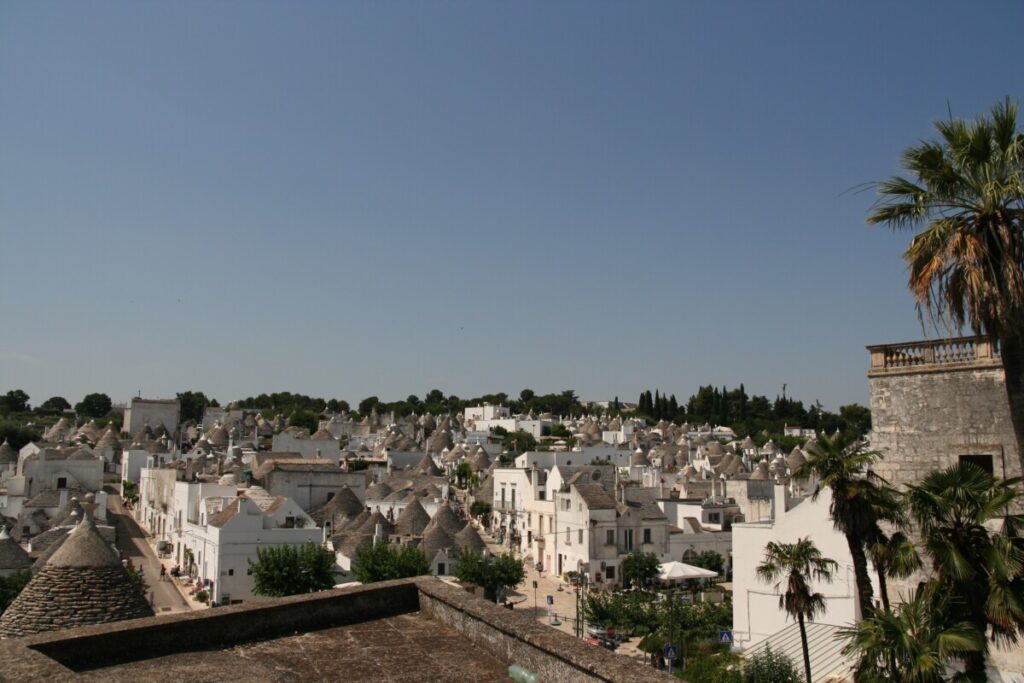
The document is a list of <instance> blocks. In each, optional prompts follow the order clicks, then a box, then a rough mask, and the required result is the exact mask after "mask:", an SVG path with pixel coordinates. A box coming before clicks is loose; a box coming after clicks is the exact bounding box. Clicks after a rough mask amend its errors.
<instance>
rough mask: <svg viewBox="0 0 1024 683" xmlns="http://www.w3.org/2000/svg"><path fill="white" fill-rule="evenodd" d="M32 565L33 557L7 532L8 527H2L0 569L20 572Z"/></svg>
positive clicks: (0, 533)
mask: <svg viewBox="0 0 1024 683" xmlns="http://www.w3.org/2000/svg"><path fill="white" fill-rule="evenodd" d="M31 566H32V558H30V557H29V556H28V553H26V552H25V550H24V549H23V548H22V547H21V546H20V545H18V542H17V541H15V540H14V539H13V538H11V537H10V536H9V535H8V534H7V527H0V570H2V571H9V572H19V571H21V570H23V569H28V568H29V567H31Z"/></svg>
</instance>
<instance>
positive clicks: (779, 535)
mask: <svg viewBox="0 0 1024 683" xmlns="http://www.w3.org/2000/svg"><path fill="white" fill-rule="evenodd" d="M775 500H776V502H777V503H782V502H783V501H785V504H779V505H777V507H776V515H775V517H776V518H775V520H774V522H760V523H743V524H735V525H733V528H732V534H733V586H734V592H733V637H734V638H735V644H736V647H737V648H740V649H747V648H750V647H752V646H754V645H757V644H758V643H760V642H761V641H762V640H764V639H765V638H767V637H768V636H771V635H772V634H774V633H776V632H778V631H781V630H782V629H783V628H784V627H785V626H786V625H787V623H788V622H787V615H786V612H784V611H783V610H782V609H780V608H779V595H780V592H779V591H776V590H775V589H774V587H773V586H771V585H769V584H766V583H763V582H762V581H761V580H760V579H758V577H757V571H756V570H757V566H758V565H759V564H760V563H761V562H762V561H763V560H764V549H765V546H767V545H768V543H769V542H770V541H775V542H776V543H795V542H796V541H798V540H799V539H802V538H810V539H811V540H812V541H813V542H814V545H815V546H816V547H817V548H818V550H819V551H821V554H822V555H823V556H824V557H827V558H831V559H833V560H835V561H836V562H837V563H838V565H839V566H838V568H837V569H836V571H835V575H834V578H833V580H832V583H824V582H820V581H815V582H813V583H812V586H811V587H812V590H814V591H815V592H819V593H821V594H822V595H824V596H825V612H824V614H822V615H821V616H819V617H817V618H816V619H815V621H818V622H821V623H824V624H830V625H833V626H848V625H852V624H853V623H855V622H856V621H857V620H858V619H859V618H860V606H859V604H858V598H857V584H856V580H855V578H854V571H853V561H852V559H851V558H850V551H849V548H848V547H847V544H846V537H845V536H843V535H842V534H841V533H839V532H838V531H836V530H835V528H834V526H833V524H832V519H831V518H830V517H829V512H828V510H829V506H830V505H831V490H830V489H828V488H825V489H822V491H821V495H820V496H819V497H818V500H817V501H814V500H812V499H811V498H810V497H807V498H799V499H792V500H790V499H789V497H788V493H787V491H786V489H785V487H784V486H781V485H780V486H776V491H775ZM786 508H789V509H786ZM868 571H869V573H870V574H871V581H872V583H873V584H874V588H875V594H876V595H877V593H878V587H877V579H876V578H875V575H874V572H873V571H871V568H870V567H869V568H868Z"/></svg>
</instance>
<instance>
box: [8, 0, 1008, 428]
mask: <svg viewBox="0 0 1024 683" xmlns="http://www.w3.org/2000/svg"><path fill="white" fill-rule="evenodd" d="M1022 20H1024V5H1022V4H1021V3H1016V2H984V3H967V2H959V3H949V2H915V3H911V2H897V3H893V2H875V3H869V2H849V3H820V2H804V3H795V2H789V3H774V2H768V3H766V2H760V1H758V2H705V3H696V2H665V3H660V2H640V3H633V2H616V3H598V2H590V1H588V2H582V1H579V2H576V1H566V2H554V3H552V2H536V3H529V2H515V3H491V2H386V3H384V2H322V3H321V2H301V3H292V2H273V3H270V2H254V1H252V0H245V1H244V2H227V1H221V2H202V3H199V2H184V3H182V2H173V3H171V2H161V3H157V2H117V3H112V2H96V1H93V2H87V3H84V2H83V3H78V2H60V3H56V2H3V3H2V4H0V254H2V261H0V320H2V321H3V323H2V329H3V331H2V333H0V391H7V390H8V389H10V388H16V387H20V388H23V389H25V390H26V391H27V392H28V393H29V394H30V395H31V396H32V402H33V403H39V402H42V401H43V400H45V399H46V398H48V397H49V396H51V395H55V394H57V395H63V396H65V397H67V398H68V399H69V400H71V401H72V403H74V402H75V401H77V400H80V398H81V397H82V395H83V394H85V393H87V392H91V391H102V392H106V393H108V394H110V396H111V397H112V398H113V399H114V400H115V401H124V400H127V399H128V398H129V397H130V396H132V395H134V394H135V393H136V392H138V391H141V392H142V394H143V396H147V397H168V396H173V395H174V393H175V392H177V391H184V390H187V389H192V390H201V391H205V392H206V393H207V394H208V395H210V396H214V397H216V398H218V399H219V400H221V401H222V402H223V401H227V400H231V399H233V398H241V397H244V396H249V395H253V394H256V393H259V392H262V391H267V392H270V391H280V390H289V391H297V392H303V393H307V394H311V395H315V396H323V397H325V398H331V397H336V398H344V399H347V400H349V401H358V400H360V399H361V398H364V397H365V396H367V395H370V394H376V395H378V396H380V397H381V399H383V400H397V399H402V398H404V397H405V396H406V395H408V394H409V393H415V394H417V395H419V396H422V395H423V394H424V393H425V392H427V391H428V390H429V389H431V388H434V387H436V388H439V389H441V390H442V391H444V392H445V393H446V394H451V393H454V394H457V395H459V396H462V397H464V398H468V397H471V396H476V395H480V394H483V393H490V392H498V391H505V392H507V393H510V394H517V393H518V392H519V390H520V389H522V388H524V387H529V388H532V389H534V390H536V391H538V392H544V393H546V392H549V391H561V390H563V389H567V388H573V389H575V390H576V391H577V393H578V394H579V395H580V396H581V397H583V398H585V399H611V398H612V397H613V396H616V395H618V396H619V397H620V398H621V399H622V400H630V401H633V400H636V396H637V395H638V393H639V392H640V391H641V390H642V389H645V388H650V389H654V388H660V389H662V390H667V391H669V392H672V393H675V394H676V395H677V396H678V397H679V398H680V400H682V399H684V398H685V397H686V396H689V394H690V393H692V392H693V391H695V390H696V389H697V387H698V386H699V385H701V384H707V383H714V384H716V385H722V384H727V385H729V386H730V387H732V386H736V385H738V384H739V383H740V382H744V383H745V385H746V388H747V391H748V393H760V394H766V395H768V396H769V397H774V396H775V395H776V394H778V393H779V392H780V391H781V388H782V385H783V383H785V384H787V393H788V394H789V395H790V396H793V397H795V398H799V399H802V400H804V401H805V402H808V403H809V402H813V401H814V400H820V401H822V403H824V405H825V407H826V408H829V409H832V410H835V409H837V408H838V406H839V405H841V404H845V403H849V402H854V401H856V402H861V403H866V402H867V395H868V392H867V380H866V378H865V373H866V370H867V365H868V354H867V352H866V351H865V349H864V346H865V345H866V344H873V343H884V342H898V341H907V340H913V339H919V338H921V337H922V330H921V327H920V325H919V323H918V322H917V319H916V316H915V310H914V305H913V301H912V300H911V298H910V296H909V294H907V293H906V291H905V281H906V273H905V269H904V266H903V263H902V261H901V259H900V254H901V252H902V249H903V247H904V246H905V244H906V242H907V240H908V239H909V237H908V236H907V235H906V234H891V233H888V232H886V231H883V230H879V229H869V228H867V227H866V226H865V223H864V216H865V212H866V209H867V207H868V206H869V205H870V204H871V202H872V199H873V197H872V195H871V193H870V192H866V193H865V192H860V193H858V192H855V191H850V190H851V188H854V187H855V186H858V185H860V184H861V183H864V182H866V181H871V180H879V179H882V178H884V177H886V176H888V175H891V174H893V173H895V172H896V171H897V170H898V167H897V163H898V158H899V154H900V151H901V150H902V149H903V148H904V147H905V146H907V145H909V144H912V143H914V142H916V141H917V140H919V139H921V138H924V137H930V136H931V122H932V121H934V120H936V119H938V118H943V117H945V116H947V106H948V108H949V109H950V110H951V111H952V113H953V115H955V116H971V117H973V116H975V115H976V114H978V113H980V112H983V111H986V110H988V108H989V107H990V106H991V105H992V104H993V103H995V102H996V101H997V100H1000V99H1002V98H1003V97H1005V96H1007V95H1009V96H1011V97H1013V98H1014V99H1020V95H1021V93H1022V85H1024V83H1022V74H1024V70H1022V67H1024V58H1022V57H1021V50H1020V26H1021V24H1022Z"/></svg>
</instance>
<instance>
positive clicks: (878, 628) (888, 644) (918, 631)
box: [839, 584, 985, 683]
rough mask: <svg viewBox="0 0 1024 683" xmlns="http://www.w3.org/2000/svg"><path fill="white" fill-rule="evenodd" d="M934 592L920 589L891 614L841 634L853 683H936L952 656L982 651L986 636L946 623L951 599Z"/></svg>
mask: <svg viewBox="0 0 1024 683" xmlns="http://www.w3.org/2000/svg"><path fill="white" fill-rule="evenodd" d="M937 588H939V587H938V586H937V585H936V584H930V585H929V586H928V588H927V589H926V588H925V587H924V586H922V587H920V588H919V589H918V591H917V593H916V594H915V595H914V597H913V598H912V599H910V600H906V601H904V602H902V603H901V604H900V605H898V606H897V607H896V610H895V611H890V610H889V609H885V610H881V611H878V612H876V613H875V614H873V615H872V616H871V617H868V618H867V619H863V620H861V621H859V622H858V623H857V624H856V625H855V626H853V627H851V628H846V629H843V630H842V631H840V634H839V637H841V638H849V642H848V643H847V644H846V646H845V647H844V648H843V654H845V655H848V656H849V655H855V656H856V657H857V672H856V676H855V680H856V681H858V683H876V682H878V683H881V682H882V681H899V682H900V683H939V682H940V681H944V680H946V679H945V676H944V674H945V671H946V665H947V663H948V662H949V660H950V658H951V657H954V656H962V655H964V654H966V653H969V652H979V651H981V650H983V649H984V647H985V637H984V636H983V635H982V634H981V633H979V632H978V630H977V629H975V628H974V626H972V625H971V624H970V623H968V622H959V623H953V624H950V623H948V619H947V614H948V611H949V607H950V602H951V600H952V598H951V597H950V595H949V594H948V593H946V592H944V591H941V590H936V589H937Z"/></svg>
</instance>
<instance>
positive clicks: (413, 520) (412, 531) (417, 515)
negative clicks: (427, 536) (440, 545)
mask: <svg viewBox="0 0 1024 683" xmlns="http://www.w3.org/2000/svg"><path fill="white" fill-rule="evenodd" d="M428 524H430V515H428V514H427V511H426V510H424V509H423V506H422V505H420V501H419V500H416V499H413V501H412V502H411V503H409V504H408V505H406V506H405V507H404V508H403V509H402V512H401V514H399V515H398V519H397V520H395V531H396V532H397V533H399V534H401V535H402V536H419V535H420V534H422V533H423V530H424V529H426V528H427V525H428Z"/></svg>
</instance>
